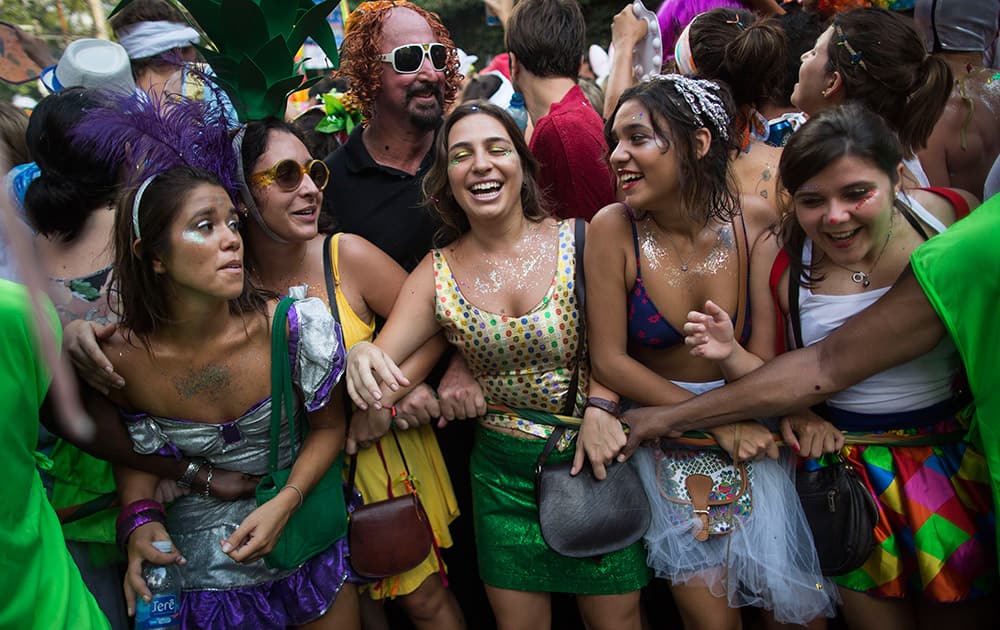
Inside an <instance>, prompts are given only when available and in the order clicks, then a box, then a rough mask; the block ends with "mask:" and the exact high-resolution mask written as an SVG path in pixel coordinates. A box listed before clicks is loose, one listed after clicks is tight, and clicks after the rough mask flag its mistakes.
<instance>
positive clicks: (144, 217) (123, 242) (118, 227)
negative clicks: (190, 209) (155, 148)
mask: <svg viewBox="0 0 1000 630" xmlns="http://www.w3.org/2000/svg"><path fill="white" fill-rule="evenodd" d="M201 184H210V185H213V186H218V187H219V188H222V189H223V190H225V187H224V186H223V185H222V182H221V181H220V180H219V178H218V177H216V176H215V175H213V174H212V173H209V172H208V171H203V170H201V169H195V168H191V167H188V166H179V167H176V168H172V169H170V170H168V171H165V172H163V173H160V174H159V175H157V176H156V178H154V179H153V181H152V182H151V183H150V184H149V186H147V187H146V190H145V191H144V192H143V194H142V198H141V200H140V202H139V234H140V235H141V238H140V239H138V241H139V242H138V245H137V246H136V248H135V251H133V243H134V242H135V241H136V240H137V239H136V236H135V232H134V229H135V227H134V226H133V224H132V204H133V203H134V200H135V196H136V192H137V189H133V190H130V191H129V192H128V193H127V194H125V195H124V196H123V197H122V198H121V200H120V201H119V204H118V211H117V214H116V216H115V266H114V277H115V282H114V286H113V289H112V291H113V292H114V293H116V294H117V295H116V296H115V298H116V299H109V300H108V302H109V303H110V304H111V305H112V309H113V310H114V312H115V314H116V315H118V318H119V323H120V324H121V325H122V326H124V327H125V328H127V329H128V330H129V331H131V333H134V334H135V335H136V336H137V337H138V338H139V339H140V340H141V341H142V342H143V343H146V342H147V340H148V338H149V336H150V335H152V334H155V333H156V332H157V331H158V330H160V329H162V327H163V326H165V325H168V324H169V323H170V320H169V319H168V317H169V312H170V309H169V307H168V302H169V300H170V299H171V296H170V295H169V294H168V292H167V291H166V287H165V283H164V281H163V278H162V276H161V275H160V274H157V273H156V272H155V271H153V259H154V258H161V259H162V258H163V257H164V256H166V255H168V254H169V253H170V228H171V226H172V225H173V222H174V219H175V218H176V217H177V214H178V213H179V212H180V210H181V207H182V206H183V205H184V203H185V202H186V201H187V198H188V195H189V194H190V193H191V191H192V190H194V188H195V187H197V186H199V185H201ZM268 297H269V295H268V294H267V293H265V292H263V291H261V290H259V289H258V288H257V287H256V286H255V285H254V283H253V280H252V278H251V275H250V273H246V274H245V275H244V280H243V293H242V294H241V295H240V296H239V297H238V298H235V299H233V300H230V301H229V312H230V313H231V314H233V315H242V314H245V313H260V314H262V315H265V314H266V310H265V305H266V300H267V298H268Z"/></svg>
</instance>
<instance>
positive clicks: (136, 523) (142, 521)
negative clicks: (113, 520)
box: [115, 510, 167, 551]
mask: <svg viewBox="0 0 1000 630" xmlns="http://www.w3.org/2000/svg"><path fill="white" fill-rule="evenodd" d="M166 522H167V518H166V515H165V514H164V513H163V512H157V511H155V510H146V511H145V512H141V513H139V514H136V515H134V516H131V517H130V518H129V519H128V520H127V521H123V522H119V523H118V524H117V526H116V527H115V537H116V538H117V542H118V546H119V547H120V548H121V549H122V550H123V551H125V550H126V547H127V545H128V538H129V536H131V535H132V532H134V531H135V530H137V529H139V528H140V527H142V526H143V525H146V524H147V523H166Z"/></svg>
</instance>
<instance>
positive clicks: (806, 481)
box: [795, 458, 878, 575]
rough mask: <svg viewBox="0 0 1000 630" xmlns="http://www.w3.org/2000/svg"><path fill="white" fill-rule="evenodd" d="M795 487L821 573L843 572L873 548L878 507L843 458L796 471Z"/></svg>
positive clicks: (863, 557)
mask: <svg viewBox="0 0 1000 630" xmlns="http://www.w3.org/2000/svg"><path fill="white" fill-rule="evenodd" d="M795 489H796V490H797V491H798V494H799V501H801V503H802V510H803V511H804V512H805V515H806V521H808V523H809V528H810V529H811V530H812V534H813V543H814V544H815V545H816V553H817V554H818V555H819V565H820V569H821V570H822V571H823V575H843V574H844V573H848V572H850V571H853V570H854V569H857V568H858V567H860V566H861V565H863V564H864V563H865V561H866V560H867V559H868V556H870V555H871V553H872V550H874V549H875V544H876V541H875V525H876V523H878V506H877V505H876V504H875V499H874V498H873V497H872V495H871V492H869V491H868V488H866V487H865V485H864V484H863V483H862V482H861V479H859V478H858V476H857V474H855V472H854V468H853V467H852V466H851V465H850V464H848V463H847V462H845V461H844V460H843V458H841V460H840V461H839V462H837V463H836V464H833V465H831V466H826V467H824V468H820V469H818V470H812V471H801V470H800V471H798V472H797V473H796V476H795Z"/></svg>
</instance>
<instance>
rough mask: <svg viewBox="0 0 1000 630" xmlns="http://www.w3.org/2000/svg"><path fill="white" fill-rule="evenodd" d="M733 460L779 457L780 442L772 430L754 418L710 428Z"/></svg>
mask: <svg viewBox="0 0 1000 630" xmlns="http://www.w3.org/2000/svg"><path fill="white" fill-rule="evenodd" d="M709 433H711V434H712V435H713V436H715V439H716V440H717V441H718V442H719V446H721V447H722V448H723V449H724V450H725V451H726V452H727V453H729V456H730V457H732V458H733V461H736V462H743V461H749V460H761V459H764V458H765V457H770V458H771V459H778V444H777V443H776V442H775V441H774V435H772V434H771V430H770V429H768V428H767V427H765V426H764V425H763V424H761V423H759V422H756V421H754V420H746V421H743V422H735V423H733V424H726V425H723V426H721V427H716V428H714V429H711V430H709Z"/></svg>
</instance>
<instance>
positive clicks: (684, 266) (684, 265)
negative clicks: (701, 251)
mask: <svg viewBox="0 0 1000 630" xmlns="http://www.w3.org/2000/svg"><path fill="white" fill-rule="evenodd" d="M663 235H664V236H666V237H667V242H669V243H670V246H671V247H673V248H674V253H675V254H677V260H679V261H681V271H687V270H688V263H687V261H686V260H684V258H682V257H681V250H679V249H677V244H676V243H674V239H673V238H671V237H670V235H669V234H667V233H666V232H664V233H663ZM691 253H692V255H693V254H694V252H693V251H692V252H691ZM688 258H690V256H689V257H688Z"/></svg>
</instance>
